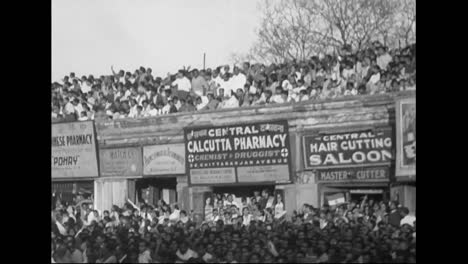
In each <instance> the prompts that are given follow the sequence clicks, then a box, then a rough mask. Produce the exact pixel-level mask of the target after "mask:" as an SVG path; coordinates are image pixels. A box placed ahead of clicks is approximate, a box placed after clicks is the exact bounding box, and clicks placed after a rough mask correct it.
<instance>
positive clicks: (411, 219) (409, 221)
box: [400, 215, 416, 227]
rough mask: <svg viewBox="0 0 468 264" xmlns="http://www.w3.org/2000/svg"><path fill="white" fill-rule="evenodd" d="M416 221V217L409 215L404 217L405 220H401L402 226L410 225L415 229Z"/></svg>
mask: <svg viewBox="0 0 468 264" xmlns="http://www.w3.org/2000/svg"><path fill="white" fill-rule="evenodd" d="M414 221H416V217H415V216H412V215H407V216H405V217H403V219H401V221H400V226H402V225H404V224H408V225H410V226H412V227H413V226H414Z"/></svg>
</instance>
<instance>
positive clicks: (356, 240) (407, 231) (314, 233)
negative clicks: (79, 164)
mask: <svg viewBox="0 0 468 264" xmlns="http://www.w3.org/2000/svg"><path fill="white" fill-rule="evenodd" d="M272 198H273V199H272ZM282 200H283V199H282V197H281V194H276V196H273V197H270V194H269V193H268V191H263V192H262V195H259V193H258V192H257V193H255V194H254V196H253V197H250V198H249V199H242V201H241V203H240V204H239V203H238V202H235V200H234V199H233V197H232V195H216V196H215V197H214V199H212V198H208V199H207V203H206V206H205V216H204V219H200V218H197V217H195V216H196V215H192V214H191V213H187V212H186V211H184V210H179V208H178V206H177V205H168V204H166V203H165V202H164V201H159V202H158V205H155V206H152V205H147V204H143V205H140V206H136V205H135V204H133V203H132V202H131V201H129V202H128V203H126V204H125V205H124V206H123V208H119V207H117V206H113V207H112V209H111V210H110V211H104V212H102V215H101V214H100V213H99V212H98V211H97V210H93V209H92V208H91V207H90V205H89V204H87V203H86V202H80V203H79V204H78V205H76V206H71V205H66V204H62V203H60V202H57V206H56V208H55V209H54V210H53V211H52V262H55V263H294V262H296V263H415V262H416V218H415V216H411V215H410V214H409V212H408V208H405V207H401V206H399V205H398V203H397V202H396V201H389V202H376V201H373V200H368V199H367V198H364V199H363V200H362V201H359V202H357V201H350V202H349V203H344V204H341V205H337V206H331V207H330V206H327V205H325V206H323V207H322V208H314V207H313V206H311V205H308V204H304V205H303V208H302V209H301V210H300V211H299V212H296V211H294V212H291V213H286V212H285V208H284V204H283V202H282ZM220 211H222V213H220Z"/></svg>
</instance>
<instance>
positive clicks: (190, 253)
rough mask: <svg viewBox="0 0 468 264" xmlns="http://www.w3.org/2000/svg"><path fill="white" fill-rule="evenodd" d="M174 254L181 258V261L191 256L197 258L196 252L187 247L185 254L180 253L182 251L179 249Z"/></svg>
mask: <svg viewBox="0 0 468 264" xmlns="http://www.w3.org/2000/svg"><path fill="white" fill-rule="evenodd" d="M176 255H177V257H178V258H179V259H181V260H183V261H187V260H189V259H191V258H198V254H197V252H195V251H193V250H191V249H190V248H189V249H187V251H186V252H185V254H182V253H181V252H180V250H177V252H176Z"/></svg>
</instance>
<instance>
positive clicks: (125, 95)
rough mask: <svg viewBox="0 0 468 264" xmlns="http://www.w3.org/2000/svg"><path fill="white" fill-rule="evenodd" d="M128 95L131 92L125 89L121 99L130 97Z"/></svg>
mask: <svg viewBox="0 0 468 264" xmlns="http://www.w3.org/2000/svg"><path fill="white" fill-rule="evenodd" d="M130 95H132V92H131V91H130V90H127V91H125V94H124V96H123V97H122V100H123V99H128V97H130Z"/></svg>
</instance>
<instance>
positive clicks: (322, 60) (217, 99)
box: [51, 42, 416, 122]
mask: <svg viewBox="0 0 468 264" xmlns="http://www.w3.org/2000/svg"><path fill="white" fill-rule="evenodd" d="M415 89H416V44H412V45H410V46H407V47H405V48H399V49H394V50H388V49H387V47H385V46H383V45H382V44H380V43H379V42H375V43H373V45H371V46H370V47H368V48H366V49H363V50H359V51H355V52H352V51H351V48H350V47H347V46H345V47H343V48H342V49H341V50H340V51H339V52H338V53H336V54H333V55H331V54H328V55H325V56H313V57H311V58H310V59H308V60H306V61H289V62H285V63H282V64H270V65H263V64H250V63H248V62H246V63H243V64H242V65H235V66H234V67H232V68H231V67H230V66H229V65H226V66H220V67H217V68H215V69H210V68H209V69H206V70H197V69H193V70H190V68H189V69H185V68H184V69H183V70H179V71H178V73H176V74H169V73H168V75H167V76H166V77H156V76H153V74H152V70H151V69H150V68H145V67H140V68H139V69H137V70H135V71H134V72H133V73H131V72H125V71H124V70H120V71H118V72H114V69H112V74H111V75H108V76H100V77H99V78H97V77H94V76H93V75H89V76H82V77H81V78H80V77H79V76H76V75H75V73H70V75H68V76H65V77H64V78H63V80H61V81H60V82H54V83H53V84H52V92H51V96H52V120H53V121H54V122H55V121H75V120H79V121H84V120H93V119H94V118H95V117H96V118H97V116H99V118H111V119H118V118H141V117H151V116H158V115H165V114H170V113H176V112H193V111H204V110H215V109H226V108H236V107H247V106H255V105H269V104H281V103H294V102H302V101H308V100H322V99H332V98H339V97H347V96H358V95H364V94H381V93H389V92H396V91H404V90H415Z"/></svg>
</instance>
